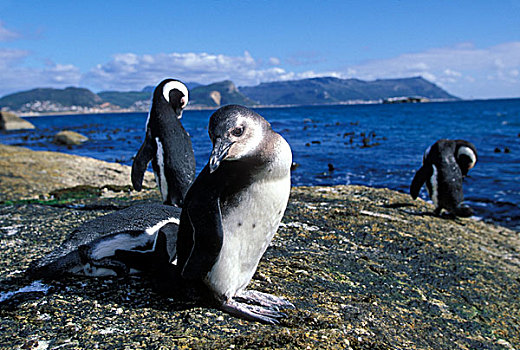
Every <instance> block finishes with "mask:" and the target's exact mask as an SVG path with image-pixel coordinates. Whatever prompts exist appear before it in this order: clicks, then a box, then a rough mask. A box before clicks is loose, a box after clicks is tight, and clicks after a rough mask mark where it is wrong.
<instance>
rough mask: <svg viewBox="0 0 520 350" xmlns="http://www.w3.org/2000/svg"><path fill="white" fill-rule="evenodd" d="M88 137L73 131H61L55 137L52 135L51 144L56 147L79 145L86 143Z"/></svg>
mask: <svg viewBox="0 0 520 350" xmlns="http://www.w3.org/2000/svg"><path fill="white" fill-rule="evenodd" d="M87 141H88V137H86V136H85V135H81V134H80V133H77V132H75V131H71V130H62V131H60V132H59V133H57V134H56V135H54V138H53V142H54V143H56V144H58V145H67V146H73V145H81V144H82V143H83V142H87Z"/></svg>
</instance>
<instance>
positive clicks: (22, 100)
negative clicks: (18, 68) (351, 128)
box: [0, 77, 458, 113]
mask: <svg viewBox="0 0 520 350" xmlns="http://www.w3.org/2000/svg"><path fill="white" fill-rule="evenodd" d="M188 85H189V86H191V87H192V88H191V89H190V104H189V105H188V108H215V107H218V106H221V105H225V104H231V103H236V104H242V105H246V106H255V105H264V106H287V105H327V104H340V103H367V102H371V103H377V102H382V101H383V100H385V99H390V98H396V97H419V98H423V99H427V100H434V101H450V100H457V99H458V98H457V97H455V96H453V95H451V94H449V93H448V92H446V91H445V90H443V89H441V88H440V87H438V86H437V85H435V84H433V83H431V82H429V81H427V80H425V79H423V78H421V77H414V78H403V79H381V80H375V81H363V80H358V79H339V78H333V77H325V78H311V79H302V80H291V81H279V82H271V83H261V84H259V85H257V86H243V87H239V88H237V87H236V86H235V84H233V82H231V81H229V80H226V81H222V82H217V83H213V84H210V85H198V84H196V83H189V84H188ZM151 91H153V87H150V86H148V87H145V88H144V89H143V90H142V91H102V92H99V93H98V94H95V93H94V92H92V91H90V90H88V89H85V88H74V87H68V88H66V89H62V90H60V89H50V88H39V89H33V90H29V91H23V92H17V93H14V94H10V95H6V96H4V97H2V98H0V109H4V110H10V111H13V112H18V113H31V112H36V113H38V112H111V111H118V110H121V111H136V112H142V111H148V110H149V108H150V99H151Z"/></svg>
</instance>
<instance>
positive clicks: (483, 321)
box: [0, 146, 520, 349]
mask: <svg viewBox="0 0 520 350" xmlns="http://www.w3.org/2000/svg"><path fill="white" fill-rule="evenodd" d="M31 152H32V151H29V150H25V149H20V148H15V147H7V146H2V147H0V161H1V162H3V163H2V164H1V166H0V169H2V172H3V173H2V177H0V179H2V181H4V179H5V176H9V174H12V176H13V177H19V176H21V173H23V172H24V170H25V173H28V174H29V173H30V174H31V175H30V177H28V178H26V179H25V181H14V182H13V183H12V184H10V185H9V186H10V187H6V185H5V183H4V182H2V183H1V187H0V188H1V192H2V193H1V194H0V196H1V197H0V198H7V197H9V198H11V200H12V201H14V202H12V203H9V204H4V205H1V206H0V244H1V246H2V247H3V251H2V259H0V292H2V294H1V295H0V299H1V296H2V295H5V294H4V293H5V292H6V291H13V290H16V289H19V288H21V287H23V286H26V285H27V284H28V283H29V282H28V281H26V280H25V279H24V278H22V271H23V270H24V269H26V268H27V266H28V265H29V263H30V262H31V261H34V260H35V259H37V258H38V257H40V256H42V255H45V254H46V253H47V252H49V251H50V250H52V249H54V248H55V247H56V246H57V245H59V243H60V242H61V241H63V240H64V238H65V236H66V235H67V234H68V233H69V232H71V231H72V230H73V229H74V228H75V227H78V226H79V225H81V223H83V222H84V221H86V220H90V219H93V218H95V217H98V216H100V215H104V214H106V213H109V212H112V211H113V210H115V209H118V208H125V207H127V206H130V205H133V204H137V203H143V202H147V201H154V202H158V201H160V196H159V193H158V191H157V190H149V191H145V192H144V193H143V192H140V193H136V192H126V191H119V192H118V191H116V192H113V195H112V197H111V198H107V196H106V194H104V193H103V191H98V192H96V193H93V194H92V193H91V194H90V195H88V196H87V195H84V194H82V192H81V191H80V189H79V188H78V187H73V188H69V191H68V192H69V194H74V193H75V194H76V196H71V197H69V199H67V200H66V201H65V200H64V201H59V200H58V201H56V200H54V201H47V200H40V201H39V202H37V203H27V202H20V201H17V200H18V199H19V198H25V197H24V194H25V193H27V192H30V193H32V194H33V195H34V196H36V197H41V198H46V197H48V194H49V193H50V192H54V191H55V188H56V187H60V188H61V189H62V192H67V191H66V188H67V187H68V186H76V185H78V184H80V183H83V184H87V182H86V181H87V179H89V178H90V177H91V176H95V175H96V174H103V176H101V177H96V178H94V179H91V180H92V181H91V180H88V181H91V182H88V183H89V184H90V186H92V187H93V188H101V187H102V186H103V184H107V183H108V184H118V185H123V184H124V183H125V180H124V176H123V175H121V173H120V172H119V171H115V168H114V167H118V166H119V165H112V164H110V163H106V162H99V161H96V160H93V159H89V158H82V157H74V156H68V155H61V154H52V153H51V152H45V153H44V154H42V153H41V152H34V153H35V154H34V155H27V154H25V155H24V153H31ZM22 155H23V157H25V159H27V160H29V159H31V160H32V161H33V162H38V160H39V159H44V158H48V159H49V158H54V159H55V160H56V161H58V160H61V161H63V163H62V164H63V165H62V167H61V168H69V167H71V171H62V172H56V173H54V172H53V171H52V169H56V168H55V167H56V166H57V165H58V164H60V163H59V161H58V162H57V163H55V164H54V165H53V163H52V162H50V163H49V164H46V167H47V171H48V172H49V173H52V176H47V175H42V176H44V177H43V178H39V175H38V174H45V173H44V172H43V171H44V170H45V167H43V164H45V163H43V162H45V161H43V160H42V164H41V165H40V166H38V167H34V166H33V165H31V164H30V162H29V161H26V162H17V161H16V160H14V159H13V158H22ZM42 155H45V157H42ZM10 157H11V158H10ZM69 157H70V159H69ZM76 162H78V163H80V164H81V166H82V167H83V168H86V169H88V170H85V171H83V174H81V173H78V172H76V168H74V165H73V164H74V163H76ZM121 167H122V166H121ZM15 168H20V169H19V170H16V169H15ZM117 169H119V170H120V171H121V172H125V171H127V170H123V169H122V168H119V167H118V168H117ZM78 176H80V177H81V179H77V177H78ZM125 176H126V175H125ZM128 179H129V178H128ZM128 179H127V180H126V181H127V182H128V181H129V180H128ZM96 181H99V183H98V184H97V185H96ZM150 181H152V178H151V175H150ZM47 182H48V183H47ZM18 186H22V190H17V187H18ZM11 189H12V190H13V191H14V193H17V195H14V194H11V193H5V192H10V190H11ZM432 211H433V206H432V205H430V204H428V203H426V202H424V201H422V200H417V201H413V200H412V199H411V198H410V196H409V195H407V194H403V193H398V192H395V191H391V190H387V189H374V188H369V187H363V186H336V187H296V188H293V190H292V193H291V198H290V200H289V205H288V208H287V211H286V214H285V216H284V219H283V223H282V226H281V227H280V229H279V232H278V234H277V235H276V236H275V239H274V241H273V243H272V245H271V246H270V247H269V248H268V250H267V252H266V254H265V256H264V257H263V259H262V261H261V262H260V265H259V267H258V270H257V273H256V274H255V276H254V278H253V281H252V283H251V284H252V286H251V288H253V289H256V290H260V291H265V292H268V293H273V294H276V295H280V296H284V297H285V298H287V299H288V300H289V301H291V302H292V303H294V304H295V305H296V310H290V312H289V314H288V315H287V318H286V319H284V320H283V321H282V323H281V324H280V325H277V326H272V325H262V324H259V323H251V322H247V321H243V320H240V319H236V318H233V317H231V316H229V315H227V314H225V313H222V312H221V311H219V310H217V309H215V308H212V307H211V305H206V304H204V303H202V302H201V301H200V300H199V299H198V298H197V297H195V296H190V295H188V296H185V297H184V298H179V297H172V296H169V295H163V294H160V293H158V291H157V290H156V289H155V288H154V287H153V284H152V283H151V282H150V281H148V280H147V279H146V278H113V279H80V278H66V279H64V280H62V281H49V282H44V283H45V284H46V286H45V285H43V286H42V285H36V286H35V287H38V288H37V289H38V290H37V291H33V292H32V293H27V294H26V295H23V296H22V295H21V296H20V297H18V298H15V299H14V300H11V301H10V302H5V301H4V302H3V303H0V304H1V305H0V317H1V322H2V332H0V343H1V344H3V345H4V346H5V347H9V348H31V349H34V348H49V349H51V348H58V347H59V348H94V347H95V346H96V345H97V346H100V347H104V348H145V347H149V348H160V347H163V348H183V347H186V348H197V349H213V348H232V347H233V348H235V349H243V348H248V349H250V348H330V349H396V348H400V349H475V348H484V349H513V348H519V347H520V340H519V338H518V334H520V309H519V308H518V305H519V304H520V281H519V279H518V276H520V255H519V254H520V237H519V233H518V232H515V231H512V230H509V229H506V228H503V227H499V226H493V225H489V224H486V223H483V222H479V221H475V220H473V219H455V220H448V219H442V218H438V217H434V216H432V215H431V212H432ZM49 287H50V289H47V288H49Z"/></svg>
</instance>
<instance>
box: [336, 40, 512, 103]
mask: <svg viewBox="0 0 520 350" xmlns="http://www.w3.org/2000/svg"><path fill="white" fill-rule="evenodd" d="M519 69H520V42H510V43H503V44H500V45H496V46H492V47H488V48H476V47H475V46H474V45H472V44H470V43H462V44H459V45H456V46H454V47H445V48H434V49H430V50H426V51H424V52H416V53H407V54H402V55H399V56H397V57H393V58H390V59H384V60H372V61H368V62H365V63H362V64H359V65H355V66H352V67H348V68H347V69H345V73H344V74H342V76H343V77H352V78H359V79H367V80H373V79H381V78H399V77H409V76H419V75H420V76H423V77H424V78H425V79H428V80H430V81H432V82H434V83H436V84H438V85H439V86H441V87H443V88H446V89H447V90H448V91H449V92H451V93H453V94H455V95H458V96H462V97H466V98H469V97H518V96H520V77H519V76H518V75H515V74H514V72H515V71H517V72H518V70H519ZM489 81H493V84H492V85H487V86H486V84H489Z"/></svg>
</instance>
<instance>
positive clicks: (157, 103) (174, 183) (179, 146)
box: [132, 79, 195, 206]
mask: <svg viewBox="0 0 520 350" xmlns="http://www.w3.org/2000/svg"><path fill="white" fill-rule="evenodd" d="M187 104H188V89H187V88H186V86H185V85H184V84H183V83H182V82H180V81H178V80H174V79H166V80H163V81H162V82H161V83H160V84H159V85H157V87H156V88H155V90H154V93H153V98H152V106H151V109H150V113H149V115H148V120H147V121H146V136H145V140H144V142H143V144H142V146H141V148H140V149H139V151H138V152H137V154H136V156H135V158H134V162H133V164H132V185H133V186H134V188H135V189H136V190H137V191H140V190H141V188H142V183H143V177H144V173H145V171H146V168H147V167H148V163H149V162H150V161H152V167H153V171H154V173H155V180H156V182H157V186H158V187H159V190H160V192H161V196H162V199H163V202H164V204H168V205H175V206H182V204H183V201H184V196H185V195H186V192H187V191H188V188H189V186H190V185H191V183H192V182H193V179H194V178H195V155H194V153H193V147H192V145H191V139H190V136H189V135H188V133H187V132H186V130H184V128H183V126H182V124H181V122H180V119H181V117H182V111H183V110H184V108H185V107H186V105H187Z"/></svg>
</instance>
